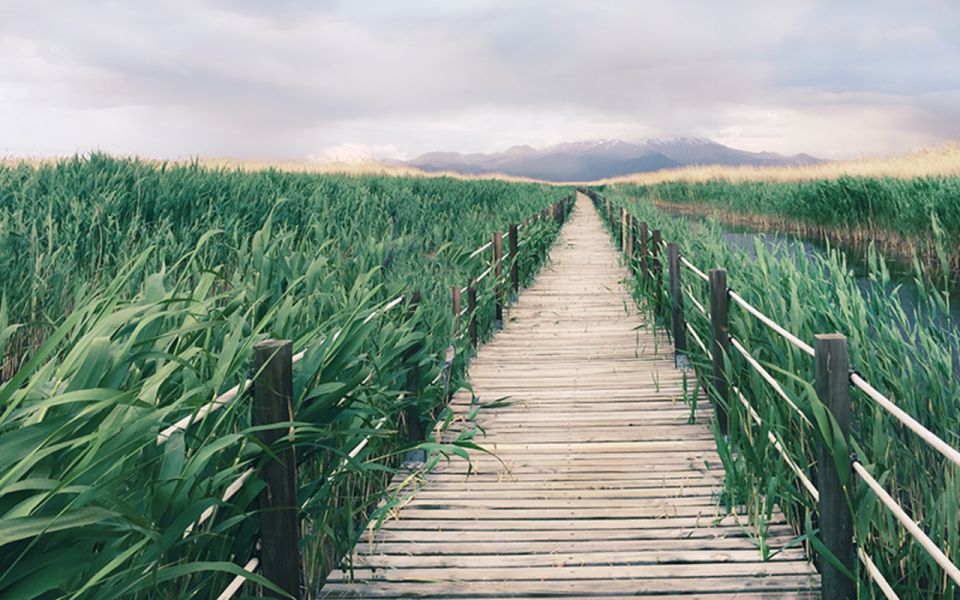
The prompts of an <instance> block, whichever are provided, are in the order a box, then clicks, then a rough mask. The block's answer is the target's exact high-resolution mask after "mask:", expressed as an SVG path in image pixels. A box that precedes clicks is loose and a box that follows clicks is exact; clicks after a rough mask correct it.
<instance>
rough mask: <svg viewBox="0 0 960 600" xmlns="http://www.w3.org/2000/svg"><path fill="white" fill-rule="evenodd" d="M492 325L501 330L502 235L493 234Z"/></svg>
mask: <svg viewBox="0 0 960 600" xmlns="http://www.w3.org/2000/svg"><path fill="white" fill-rule="evenodd" d="M491 267H492V269H493V271H492V273H491V274H492V275H493V325H494V327H496V328H497V329H503V234H502V233H495V234H493V264H492V265H491Z"/></svg>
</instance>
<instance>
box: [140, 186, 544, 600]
mask: <svg viewBox="0 0 960 600" xmlns="http://www.w3.org/2000/svg"><path fill="white" fill-rule="evenodd" d="M561 210H563V209H562V208H561V206H560V204H559V203H558V204H556V205H554V218H556V219H558V220H559V217H558V216H557V215H558V214H562V213H560V211H561ZM520 227H521V225H517V226H516V227H511V229H512V230H513V231H519V229H520ZM501 235H502V237H509V236H510V235H511V230H508V231H507V232H506V233H504V234H501ZM495 239H496V238H495ZM501 239H502V238H501ZM497 242H498V243H497V244H495V243H494V241H491V242H488V243H486V244H483V245H482V246H480V247H479V248H477V249H476V250H474V251H473V252H472V253H471V254H470V255H469V256H470V258H474V257H476V256H478V255H480V254H481V253H482V252H484V251H486V250H489V249H490V248H491V247H495V250H496V252H495V255H498V256H495V258H494V260H492V261H491V264H490V266H489V267H488V268H487V269H486V270H485V271H483V273H482V274H481V275H480V276H479V277H477V278H476V279H475V280H474V282H475V283H477V282H479V281H482V280H483V279H484V278H486V277H487V276H489V275H490V274H491V273H492V272H493V271H494V269H497V271H498V280H499V279H501V278H504V277H505V274H504V273H503V272H500V271H499V269H498V267H499V266H500V265H502V264H504V263H515V262H516V259H517V257H516V256H515V255H514V253H511V252H510V251H509V247H508V248H507V249H506V250H507V251H506V252H503V248H502V247H501V246H500V244H499V240H497ZM523 242H526V240H524V241H523ZM511 243H512V244H515V245H516V247H517V248H518V249H519V247H520V246H521V245H522V242H520V241H519V240H517V239H516V238H514V239H513V240H512V242H511ZM455 289H457V290H458V291H459V293H458V295H457V296H458V299H457V301H459V294H462V293H464V292H468V291H470V289H471V288H470V286H465V287H463V288H455ZM475 296H476V295H475V294H474V298H475ZM414 298H415V300H414V303H416V302H417V300H416V298H418V296H414ZM403 301H404V296H399V297H397V298H395V299H393V300H391V301H389V302H387V303H385V304H383V305H381V306H379V307H377V308H375V309H374V310H373V311H371V313H370V314H369V315H368V316H367V317H366V318H365V319H364V320H363V323H364V324H367V323H369V322H370V321H372V320H373V319H374V318H376V317H377V316H378V315H382V314H385V313H387V312H388V311H390V310H391V309H392V308H394V307H396V306H399V305H400V304H401V303H402V302H403ZM498 301H499V300H498ZM414 306H415V304H414ZM477 308H478V307H476V306H474V307H472V309H471V308H470V307H467V308H464V309H462V310H456V311H455V318H456V319H457V320H459V319H461V318H462V317H463V316H464V315H465V314H468V313H470V312H471V310H472V312H473V314H474V316H475V314H476V311H477ZM498 309H499V307H498ZM342 333H343V329H342V328H341V329H339V330H337V331H336V332H335V333H334V334H333V337H332V338H331V339H332V341H336V340H337V339H338V337H339V336H340V335H341V334H342ZM456 337H463V332H461V333H460V335H459V336H456ZM451 350H452V352H451ZM306 353H307V350H306V349H304V350H301V351H300V352H298V353H297V354H294V355H292V357H291V358H290V359H289V360H290V362H291V366H293V365H295V364H296V363H298V362H300V361H301V360H302V359H303V358H304V357H305V356H306ZM455 354H456V350H455V348H454V347H453V346H450V347H448V349H447V356H446V357H445V360H444V361H443V364H442V365H441V367H440V369H439V372H438V374H437V376H436V377H435V378H434V379H433V381H432V382H431V384H437V383H438V382H439V381H441V380H443V381H446V380H445V379H444V378H445V376H446V374H447V370H448V369H450V368H452V365H453V358H454V357H455ZM372 375H373V374H372V373H370V374H369V375H368V376H367V378H366V379H365V380H364V383H366V382H367V381H368V380H369V379H370V378H371V377H372ZM252 385H253V381H252V378H247V379H245V380H244V382H243V383H241V384H238V385H237V386H234V387H233V388H231V389H230V390H228V391H227V392H225V393H223V394H220V395H219V396H217V397H216V398H214V400H213V401H212V402H210V403H209V404H207V405H205V406H203V407H201V408H200V409H199V410H198V411H197V413H195V414H194V415H190V416H187V417H184V418H183V419H180V420H179V421H177V422H176V423H174V424H173V425H171V426H169V427H167V428H165V429H164V430H163V431H161V433H160V434H159V435H158V438H157V444H158V445H160V444H164V443H165V442H166V441H167V440H169V439H170V437H172V436H173V435H174V434H175V433H176V432H178V431H185V430H186V429H188V428H189V427H190V426H191V425H193V424H195V423H197V422H199V421H201V420H203V419H204V418H205V417H206V416H207V415H209V414H210V413H212V412H214V411H216V410H219V409H220V408H223V407H224V406H227V405H229V404H230V403H232V402H233V401H234V400H235V399H236V398H237V397H238V396H240V395H242V394H243V393H245V392H246V391H248V390H249V389H250V388H251V387H252ZM444 385H445V386H446V385H447V384H446V383H444ZM406 394H407V392H402V393H401V394H400V395H399V396H398V397H397V401H400V402H402V400H403V398H404V396H405V395H406ZM344 400H345V398H341V400H340V401H339V402H338V403H337V405H338V406H339V405H340V404H341V403H342V402H343V401H344ZM387 420H388V417H387V416H384V417H382V418H381V419H379V420H378V421H377V423H376V424H375V425H374V427H373V431H372V432H371V433H369V434H368V435H366V436H365V437H364V438H363V439H362V440H361V441H360V442H358V443H357V444H356V445H355V446H354V447H353V448H352V449H351V450H350V451H349V452H348V453H347V455H346V456H345V457H344V459H343V460H342V461H341V463H340V464H339V465H338V466H337V467H336V468H335V469H334V470H333V471H331V473H330V474H329V475H328V477H327V481H331V480H332V479H333V478H334V477H335V476H336V475H337V474H338V473H339V472H341V471H342V470H343V469H344V468H346V466H347V465H349V463H350V461H352V460H354V459H355V458H356V457H357V456H358V455H359V454H360V453H361V452H362V451H363V450H364V448H366V447H367V446H368V444H369V442H370V440H371V439H372V438H373V436H374V435H375V434H376V432H378V431H379V430H380V429H381V428H382V427H383V426H384V425H385V424H386V422H387ZM254 472H255V469H254V468H253V467H251V468H248V469H246V470H244V471H243V472H242V473H241V474H240V475H239V477H237V478H236V479H235V480H234V481H233V482H231V483H230V484H229V485H228V486H227V488H226V489H225V491H224V493H223V494H222V496H221V502H223V503H226V502H228V501H229V500H230V499H231V498H233V497H234V496H235V495H236V494H237V493H238V492H239V491H240V490H241V489H242V488H243V486H244V484H245V483H246V482H247V481H248V480H249V479H250V477H251V476H252V475H253V474H254ZM215 511H216V506H211V507H208V508H207V509H206V510H204V511H203V512H202V513H201V514H200V516H199V518H198V519H197V521H195V522H194V523H191V524H190V525H189V526H188V527H187V529H186V530H185V531H184V533H183V537H184V538H186V537H188V536H189V535H190V534H191V533H192V532H193V531H195V530H196V529H197V528H198V527H200V526H201V525H202V524H203V523H205V522H206V521H208V520H209V519H211V518H212V517H213V515H214V514H215ZM257 547H258V548H259V547H260V543H259V542H258V546H257ZM258 566H260V560H259V558H257V557H253V558H251V559H250V560H249V561H248V562H247V563H246V564H245V565H244V567H243V569H244V570H245V571H247V572H249V573H253V572H255V571H256V569H257V568H258ZM265 568H267V567H265ZM245 580H246V577H244V576H243V575H237V576H236V577H234V579H233V580H232V581H231V582H230V583H229V585H227V587H226V588H225V589H224V590H223V592H222V593H221V594H220V596H219V597H218V598H219V599H220V600H228V599H229V598H232V597H233V596H234V595H235V594H236V593H237V592H238V591H239V590H240V589H241V587H242V585H243V583H244V581H245Z"/></svg>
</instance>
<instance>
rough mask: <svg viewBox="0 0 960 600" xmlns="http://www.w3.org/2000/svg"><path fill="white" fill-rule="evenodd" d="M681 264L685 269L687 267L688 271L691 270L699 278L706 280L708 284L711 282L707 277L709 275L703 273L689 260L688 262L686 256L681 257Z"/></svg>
mask: <svg viewBox="0 0 960 600" xmlns="http://www.w3.org/2000/svg"><path fill="white" fill-rule="evenodd" d="M680 262H681V263H683V265H684V266H685V267H687V268H688V269H690V270H691V271H693V273H694V274H695V275H696V276H697V277H699V278H700V279H702V280H704V281H707V282H709V281H710V278H709V277H707V274H706V273H704V272H703V271H701V270H700V269H698V268H697V267H695V266H694V264H693V263H692V262H690V261H689V260H687V257H686V256H683V255H681V256H680Z"/></svg>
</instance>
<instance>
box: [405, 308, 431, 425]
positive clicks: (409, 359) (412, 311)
mask: <svg viewBox="0 0 960 600" xmlns="http://www.w3.org/2000/svg"><path fill="white" fill-rule="evenodd" d="M419 306H420V290H415V291H414V292H412V293H411V294H410V303H409V304H408V305H407V319H408V320H410V321H411V322H413V324H414V326H416V321H415V320H414V319H415V318H416V315H417V308H418V307H419ZM421 349H422V345H421V343H420V342H417V343H415V344H413V345H412V346H410V348H408V349H407V351H406V352H405V353H404V363H406V365H407V385H406V388H405V389H406V392H407V396H408V397H411V398H416V397H417V395H418V394H419V393H420V364H419V354H420V350H421ZM404 420H405V421H406V422H407V435H408V436H409V439H410V440H411V441H415V442H420V441H423V440H424V439H425V437H426V433H425V432H424V431H423V423H422V422H421V420H420V412H419V411H418V410H417V406H416V403H410V404H408V407H407V410H406V412H405V414H404Z"/></svg>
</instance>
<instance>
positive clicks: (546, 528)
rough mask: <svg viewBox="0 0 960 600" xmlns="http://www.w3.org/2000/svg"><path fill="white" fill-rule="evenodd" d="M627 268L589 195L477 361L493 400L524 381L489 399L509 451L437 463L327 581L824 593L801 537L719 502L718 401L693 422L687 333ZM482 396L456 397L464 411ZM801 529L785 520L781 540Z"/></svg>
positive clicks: (387, 587) (617, 594) (474, 375)
mask: <svg viewBox="0 0 960 600" xmlns="http://www.w3.org/2000/svg"><path fill="white" fill-rule="evenodd" d="M625 276H626V271H625V270H624V268H623V267H621V266H620V264H619V259H618V256H617V253H616V251H615V250H614V248H613V247H612V245H611V242H610V239H609V237H608V235H607V233H606V232H605V231H604V229H603V227H602V225H601V223H600V219H599V217H598V216H597V215H596V213H595V211H594V208H593V206H592V205H591V204H590V202H589V201H588V200H587V199H586V198H585V197H583V196H579V197H578V199H577V207H576V210H575V211H574V213H573V215H572V218H571V220H570V221H569V222H568V223H567V224H566V225H565V226H564V229H563V235H562V237H561V238H560V240H559V241H558V242H557V245H556V247H555V248H554V249H553V251H552V253H551V265H550V266H549V267H548V268H547V269H545V270H544V271H543V272H542V273H541V274H540V276H539V278H538V280H537V282H536V283H535V284H534V285H533V286H532V287H531V288H529V289H527V290H524V291H522V293H521V297H520V300H519V302H517V303H516V304H515V305H514V306H513V307H512V308H511V309H510V310H509V312H508V314H507V316H506V326H505V328H504V330H503V331H502V332H501V333H499V334H497V335H496V337H495V338H494V339H493V341H492V342H490V343H489V344H487V345H485V346H483V347H482V348H481V349H480V351H479V356H478V357H477V359H476V360H475V361H474V363H473V364H472V365H471V367H470V379H471V381H472V382H473V385H474V389H475V393H476V394H477V396H478V397H479V401H480V403H490V402H492V401H494V400H496V399H498V398H503V397H508V402H509V403H498V406H497V407H496V408H491V409H486V410H481V411H480V413H479V416H478V417H477V424H478V425H479V426H480V427H482V428H483V430H485V431H486V436H483V435H480V436H478V439H477V441H478V443H480V444H481V445H482V446H484V447H485V448H488V449H489V450H490V451H492V452H494V453H495V454H496V456H497V458H494V457H491V456H489V455H486V454H482V453H473V460H474V472H473V473H472V474H470V475H469V476H468V475H467V474H466V472H465V471H466V468H465V465H464V463H463V462H462V461H454V462H453V463H451V464H449V465H446V464H445V465H444V466H441V467H440V468H439V469H438V470H436V471H434V472H433V473H432V474H430V475H429V477H428V479H427V483H426V485H425V486H424V487H423V489H422V490H421V491H420V492H418V493H417V494H416V496H415V497H414V498H413V500H412V501H411V502H410V503H409V504H407V505H406V506H404V507H403V508H402V509H401V510H400V511H399V512H398V513H397V515H396V518H395V519H392V520H390V521H389V522H387V523H385V524H384V526H383V528H382V529H380V530H378V531H376V532H372V533H371V534H370V539H367V540H365V541H363V542H361V543H360V544H359V545H358V546H357V548H356V549H355V554H354V572H353V579H352V580H351V578H350V574H349V573H343V572H340V571H336V572H334V573H332V574H331V577H330V580H329V582H328V584H327V585H326V587H325V588H324V593H325V594H327V597H330V598H460V599H467V598H513V599H520V598H545V597H546V598H566V599H572V598H607V599H613V598H617V599H619V598H628V597H635V596H637V595H654V596H657V597H661V598H662V597H680V596H683V597H687V598H689V597H707V598H713V599H720V598H797V597H802V598H806V597H818V596H819V591H818V589H819V587H818V586H819V577H817V575H816V572H815V570H814V569H813V567H812V566H811V565H810V564H809V563H808V562H807V561H806V560H805V558H804V556H803V552H802V550H801V549H797V548H792V549H787V550H784V551H783V552H781V553H779V554H778V555H777V556H776V557H775V558H773V559H772V560H770V561H767V562H764V561H762V560H761V555H760V551H759V549H758V546H757V542H756V541H755V539H754V537H755V535H754V532H753V529H752V528H751V527H750V525H749V523H747V522H746V517H742V518H738V517H737V516H734V515H726V514H725V511H723V509H722V508H719V507H718V506H717V495H718V493H719V492H720V490H721V488H722V480H723V468H722V465H721V463H720V458H719V456H718V455H717V452H716V445H715V442H714V440H713V436H712V434H711V432H710V429H709V425H708V424H709V422H710V419H711V417H712V414H711V411H710V407H709V403H708V402H705V401H703V400H701V401H700V406H699V407H698V408H697V410H696V419H695V420H694V422H692V423H691V422H689V421H690V416H691V409H690V407H689V406H688V404H687V403H685V402H684V392H683V390H684V376H683V374H682V373H681V372H680V371H678V370H676V369H675V368H674V364H673V348H672V346H670V344H669V340H668V339H667V337H666V335H665V334H664V333H663V332H662V331H659V332H655V331H654V329H653V327H652V325H650V324H649V323H646V322H645V320H644V318H643V317H642V316H641V315H640V314H638V311H637V310H636V308H635V305H634V303H633V300H632V299H631V298H630V296H629V294H628V293H627V291H626V290H625V289H624V287H623V286H622V285H621V283H620V281H621V279H622V278H624V277H625ZM687 379H688V385H687V387H688V389H689V392H688V393H689V394H692V391H693V388H694V386H695V384H694V377H693V374H692V372H691V373H688V375H687ZM701 396H702V394H701ZM470 402H471V397H470V394H468V393H461V394H458V395H457V397H456V398H455V400H454V404H455V406H456V408H457V410H458V411H459V412H460V413H461V414H462V415H464V416H466V415H467V414H468V412H469V411H470ZM500 461H502V462H500ZM774 521H776V519H774ZM779 522H780V523H783V519H782V518H781V519H780V520H779ZM793 537H794V535H793V533H792V532H791V530H790V529H789V527H788V526H787V525H785V524H781V525H774V526H771V528H770V531H769V535H768V539H767V543H768V544H770V545H771V546H773V547H774V548H778V547H780V546H782V545H783V544H785V543H786V542H787V541H789V540H790V539H792V538H793Z"/></svg>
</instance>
